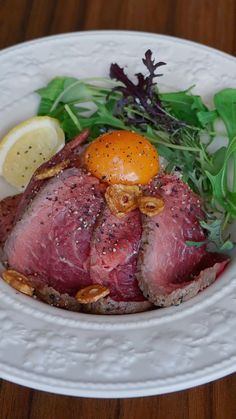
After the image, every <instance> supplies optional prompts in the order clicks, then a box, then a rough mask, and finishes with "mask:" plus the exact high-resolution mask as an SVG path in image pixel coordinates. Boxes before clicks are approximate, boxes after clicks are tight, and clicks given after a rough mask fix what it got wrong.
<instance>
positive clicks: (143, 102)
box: [38, 50, 236, 250]
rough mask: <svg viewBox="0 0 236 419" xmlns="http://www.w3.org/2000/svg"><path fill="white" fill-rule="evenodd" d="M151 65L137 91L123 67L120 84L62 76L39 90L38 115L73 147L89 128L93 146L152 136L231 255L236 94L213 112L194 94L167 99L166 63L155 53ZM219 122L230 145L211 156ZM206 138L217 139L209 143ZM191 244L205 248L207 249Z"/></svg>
mask: <svg viewBox="0 0 236 419" xmlns="http://www.w3.org/2000/svg"><path fill="white" fill-rule="evenodd" d="M143 62H144V64H145V65H146V67H147V69H148V71H149V74H148V75H147V76H143V75H142V74H141V73H138V74H137V75H136V76H137V79H138V81H137V84H135V83H133V82H132V81H131V80H130V79H129V78H128V76H127V75H126V74H125V73H124V70H123V69H121V68H120V67H119V66H118V65H117V64H112V65H111V70H110V75H111V77H112V78H116V79H117V82H114V81H111V80H110V79H87V80H86V79H83V80H82V79H77V78H74V77H56V78H55V79H53V80H51V81H50V82H49V83H48V85H47V86H45V87H43V88H41V89H39V90H38V94H39V95H40V96H41V102H40V105H39V109H38V114H39V115H49V116H52V117H55V118H57V119H58V120H59V121H60V124H61V127H62V128H63V130H64V131H65V134H66V140H67V141H69V140H70V139H71V138H73V137H74V136H76V135H77V134H78V133H79V132H80V131H81V130H83V129H84V128H90V139H89V140H92V139H93V138H96V137H97V136H99V135H100V134H101V133H104V132H106V131H108V130H110V129H121V130H133V131H135V132H137V133H140V134H143V135H145V136H146V137H147V138H148V139H149V140H150V141H151V142H152V143H153V144H154V145H155V147H157V148H158V152H159V154H160V155H161V156H162V157H164V158H165V160H166V171H167V172H170V173H171V172H172V171H174V170H176V169H177V170H180V171H181V173H182V179H183V181H185V182H187V183H188V184H189V185H190V187H191V188H192V189H193V190H194V191H195V192H196V193H198V194H199V195H201V197H202V198H203V201H204V207H205V212H206V218H205V220H202V221H201V225H202V227H203V228H204V229H205V230H206V232H207V233H208V241H209V242H210V243H214V244H215V246H216V247H217V248H218V249H220V250H230V249H231V248H232V243H231V241H230V240H229V238H228V237H225V229H226V226H227V225H228V223H229V222H231V221H232V220H234V219H236V89H224V90H221V91H220V92H218V93H216V95H215V97H214V104H215V108H216V109H213V110H210V109H208V108H207V106H206V105H205V104H204V102H203V100H202V98H201V97H200V96H198V95H194V94H192V93H191V89H188V90H186V91H177V92H169V93H160V92H159V89H157V86H156V83H155V82H154V78H155V77H159V76H160V74H156V69H157V68H159V66H162V65H164V63H162V62H159V63H155V62H154V60H152V55H151V51H150V50H149V51H147V52H146V54H145V59H143ZM219 117H220V118H221V119H222V120H223V122H224V124H225V126H226V129H227V132H228V137H229V143H228V145H227V146H226V147H221V148H218V150H216V151H214V152H213V153H210V152H209V151H208V145H209V144H210V143H211V141H214V138H215V135H216V134H215V133H214V130H213V122H214V121H215V120H216V119H217V118H219ZM202 135H205V136H206V138H208V139H209V140H207V142H206V144H205V143H203V141H202V140H201V138H202ZM232 162H233V180H232V182H231V183H230V182H229V179H228V172H229V169H230V165H231V164H232ZM187 244H188V245H190V246H197V247H198V246H201V245H203V244H205V242H199V243H198V242H188V243H187Z"/></svg>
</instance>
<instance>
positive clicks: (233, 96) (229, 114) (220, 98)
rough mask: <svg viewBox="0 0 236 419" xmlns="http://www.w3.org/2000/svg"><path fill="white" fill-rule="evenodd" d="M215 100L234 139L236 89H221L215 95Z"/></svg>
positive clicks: (235, 133)
mask: <svg viewBox="0 0 236 419" xmlns="http://www.w3.org/2000/svg"><path fill="white" fill-rule="evenodd" d="M214 102H215V107H216V110H217V112H218V114H219V115H220V117H221V118H222V119H223V121H224V123H225V126H226V129H227V131H228V135H229V139H230V140H232V139H233V138H234V137H236V89H223V90H221V91H220V92H218V93H216V95H215V96H214Z"/></svg>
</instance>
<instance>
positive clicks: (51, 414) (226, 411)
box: [0, 0, 236, 419]
mask: <svg viewBox="0 0 236 419" xmlns="http://www.w3.org/2000/svg"><path fill="white" fill-rule="evenodd" d="M89 29H131V30H141V31H148V32H155V33H163V34H169V35H175V36H178V37H182V38H187V39H191V40H194V41H197V42H201V43H204V44H207V45H210V46H213V47H216V48H219V49H221V50H223V51H226V52H228V53H231V54H233V55H236V0H110V1H109V0H87V1H86V0H0V48H4V47H7V46H10V45H13V44H16V43H18V42H22V41H25V40H29V39H33V38H37V37H41V36H45V35H51V34H56V33H63V32H70V31H77V30H89ZM0 338H1V337H0ZM78 418H82V419H235V418H236V374H234V375H231V376H229V377H226V378H224V379H221V380H218V381H215V382H214V383H210V384H207V385H204V386H200V387H197V388H193V389H190V390H186V391H181V392H178V393H173V394H168V395H163V396H156V397H146V398H138V399H126V400H120V399H117V400H105V399H104V400H93V399H83V398H73V397H66V396H57V395H53V394H49V393H44V392H40V391H34V390H31V389H28V388H25V387H21V386H18V385H15V384H11V383H9V382H7V381H4V380H1V381H0V419H78Z"/></svg>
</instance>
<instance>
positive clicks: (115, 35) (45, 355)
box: [0, 31, 236, 397]
mask: <svg viewBox="0 0 236 419" xmlns="http://www.w3.org/2000/svg"><path fill="white" fill-rule="evenodd" d="M148 48H151V50H152V51H153V52H154V55H155V57H156V58H157V59H160V60H163V61H165V62H167V63H168V66H166V68H165V76H164V77H163V78H161V79H160V80H159V81H160V87H161V88H162V89H163V90H164V89H166V86H168V88H171V87H174V88H176V89H181V88H182V89H185V88H187V87H189V86H190V85H192V84H196V88H195V91H196V92H198V93H200V94H201V95H203V97H204V98H205V99H206V101H209V100H210V98H211V97H212V95H213V94H214V92H216V91H217V90H219V89H221V88H223V87H226V86H227V87H230V86H231V87H236V79H235V74H236V60H235V58H233V57H231V56H229V55H226V54H223V53H222V52H219V51H216V50H213V49H210V48H207V47H205V46H202V45H198V44H194V43H191V42H188V41H184V40H180V39H176V38H171V37H166V36H161V35H154V34H145V33H135V32H117V31H110V32H103V31H101V32H82V33H74V34H67V35H61V36H54V37H49V38H44V39H40V40H36V41H33V42H28V43H25V44H22V45H18V46H16V47H13V48H10V49H7V50H4V51H2V52H1V54H0V92H1V103H0V116H1V119H0V120H1V132H0V134H3V133H4V132H6V131H7V130H8V129H9V128H10V127H12V126H13V125H14V124H16V123H17V122H19V121H21V120H22V119H24V118H28V117H29V116H31V115H33V114H34V113H35V112H36V109H37V104H38V97H37V95H36V94H34V93H33V92H34V90H35V89H37V88H39V87H41V86H43V85H45V84H46V83H47V81H48V80H50V79H51V78H52V77H53V76H56V75H73V76H77V77H80V76H81V77H85V76H86V77H87V76H104V75H108V70H109V64H110V63H111V62H116V61H118V62H119V63H120V64H121V65H127V71H128V72H129V73H130V74H134V73H136V72H137V71H139V70H141V71H143V70H144V68H143V65H142V63H141V58H142V57H143V55H144V52H145V50H146V49H148ZM1 191H2V192H1V193H2V196H3V195H6V194H7V193H8V192H10V190H8V189H7V186H6V185H5V186H4V185H3V184H2V187H1ZM235 276H236V266H235V262H232V263H231V264H230V266H229V268H228V269H227V271H226V272H225V273H224V275H222V277H221V278H220V279H219V280H218V281H216V283H215V284H213V285H212V286H211V287H210V288H208V289H207V290H206V291H204V292H202V293H201V294H200V295H198V296H197V297H195V298H194V299H192V300H191V301H189V302H187V303H184V304H182V305H180V306H179V307H172V308H168V309H162V310H156V311H152V312H148V313H142V314H136V315H128V316H121V317H117V316H94V315H85V314H76V313H69V312H66V311H63V310H60V309H56V308H52V307H50V306H47V305H45V304H43V303H40V302H39V301H35V300H33V299H30V298H28V297H26V296H23V295H20V294H18V293H16V292H15V291H14V290H13V289H11V288H10V287H9V286H8V285H6V284H5V283H4V282H3V281H0V374H1V377H2V378H5V379H8V380H10V381H14V382H15V383H19V384H23V385H26V386H30V387H33V388H37V389H42V390H47V391H50V392H55V393H61V394H70V395H76V396H88V397H131V396H144V395H151V394H160V393H165V392H170V391H175V390H181V389H184V388H188V387H191V386H195V385H197V384H202V383H206V382H208V381H210V380H214V379H216V378H219V377H222V376H224V375H226V374H229V373H231V372H233V371H235V370H236V327H235V322H236V279H235Z"/></svg>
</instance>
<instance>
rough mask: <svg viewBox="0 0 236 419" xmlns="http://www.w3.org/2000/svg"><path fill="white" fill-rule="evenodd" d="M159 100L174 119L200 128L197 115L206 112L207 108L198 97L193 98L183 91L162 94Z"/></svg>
mask: <svg viewBox="0 0 236 419" xmlns="http://www.w3.org/2000/svg"><path fill="white" fill-rule="evenodd" d="M160 98H161V100H162V102H163V103H164V105H166V106H167V107H168V109H169V110H170V112H171V114H173V115H174V116H175V117H176V118H178V119H179V120H181V121H185V122H186V123H188V124H190V125H193V126H196V127H197V126H199V127H201V126H202V125H201V121H200V120H199V118H198V113H199V112H206V111H207V107H206V106H205V105H204V103H203V102H202V99H201V98H200V96H194V95H192V94H190V93H189V91H183V92H172V93H162V94H160Z"/></svg>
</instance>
